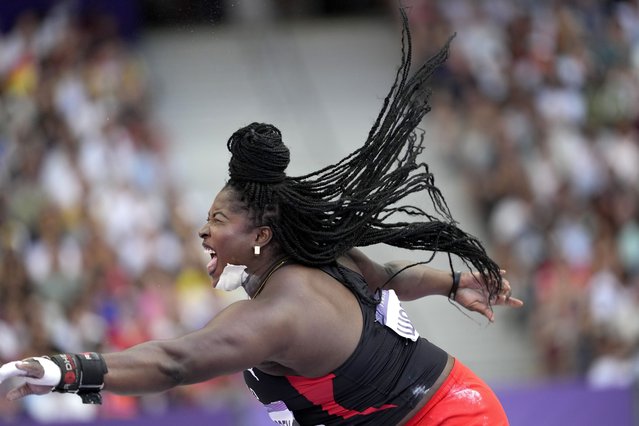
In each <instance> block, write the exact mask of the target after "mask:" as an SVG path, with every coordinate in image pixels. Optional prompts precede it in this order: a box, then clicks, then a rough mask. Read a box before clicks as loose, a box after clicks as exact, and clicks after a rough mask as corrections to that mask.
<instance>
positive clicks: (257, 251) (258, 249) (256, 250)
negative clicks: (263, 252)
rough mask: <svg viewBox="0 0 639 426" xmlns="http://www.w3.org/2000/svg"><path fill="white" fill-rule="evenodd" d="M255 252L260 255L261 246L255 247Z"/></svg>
mask: <svg viewBox="0 0 639 426" xmlns="http://www.w3.org/2000/svg"><path fill="white" fill-rule="evenodd" d="M253 253H255V255H256V256H259V255H260V246H255V247H253Z"/></svg>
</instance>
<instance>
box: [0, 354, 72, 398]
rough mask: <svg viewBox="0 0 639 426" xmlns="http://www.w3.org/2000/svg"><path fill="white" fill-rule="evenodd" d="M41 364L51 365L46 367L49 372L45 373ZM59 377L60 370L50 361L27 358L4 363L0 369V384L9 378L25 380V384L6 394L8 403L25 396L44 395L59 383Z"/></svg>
mask: <svg viewBox="0 0 639 426" xmlns="http://www.w3.org/2000/svg"><path fill="white" fill-rule="evenodd" d="M41 362H48V363H51V364H52V366H51V365H49V366H47V367H48V370H49V371H45V367H44V366H43V365H42V364H41ZM56 370H57V371H56ZM60 375H61V372H60V369H59V368H58V367H57V366H56V365H55V364H54V363H53V362H52V361H50V360H48V359H42V358H39V359H35V358H27V359H25V360H22V361H13V362H9V363H6V364H4V365H3V366H2V367H0V383H2V382H3V381H4V380H6V379H8V378H11V377H24V378H25V379H26V382H25V383H23V384H22V385H20V386H18V387H16V388H14V389H11V390H10V391H9V392H8V393H7V399H9V400H10V401H13V400H16V399H19V398H23V397H25V396H27V395H44V394H46V393H49V392H51V390H53V387H54V386H55V385H56V384H57V383H58V382H59V381H60Z"/></svg>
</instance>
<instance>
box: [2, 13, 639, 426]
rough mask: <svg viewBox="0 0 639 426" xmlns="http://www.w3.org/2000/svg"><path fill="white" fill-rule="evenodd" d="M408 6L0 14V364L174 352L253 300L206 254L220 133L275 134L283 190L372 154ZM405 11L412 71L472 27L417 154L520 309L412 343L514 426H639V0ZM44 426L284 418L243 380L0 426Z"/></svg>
mask: <svg viewBox="0 0 639 426" xmlns="http://www.w3.org/2000/svg"><path fill="white" fill-rule="evenodd" d="M398 4H399V3H398V1H397V0H349V1H339V0H297V1H296V0H234V1H232V0H217V1H213V0H209V1H205V0H199V1H189V0H146V1H132V0H131V1H129V0H111V1H109V0H84V1H83V0H76V1H64V2H63V1H51V0H48V1H47V0H4V1H1V2H0V30H1V31H2V32H1V33H0V93H1V94H2V97H1V103H0V362H7V361H12V360H15V359H20V358H24V357H27V356H31V355H39V354H49V353H56V352H82V351H100V352H109V351H116V350H120V349H124V348H126V347H129V346H131V345H134V344H136V343H139V342H142V341H145V340H149V339H164V338H171V337H173V336H177V335H180V334H181V333H184V332H187V331H189V330H194V329H196V328H198V327H201V326H202V325H203V324H205V323H206V322H207V321H208V320H209V319H211V318H212V317H213V316H214V315H215V314H216V313H217V312H219V311H220V310H221V309H223V307H224V306H226V305H227V304H228V303H230V302H232V301H233V300H236V299H237V298H240V297H243V296H242V295H241V294H239V293H237V294H231V295H229V294H224V293H222V292H220V291H217V290H214V289H211V288H210V285H209V283H208V279H207V276H206V271H205V264H206V256H205V255H204V253H202V250H201V248H200V246H199V241H198V239H197V235H196V232H197V229H198V228H199V226H201V224H202V222H203V221H204V218H205V217H206V213H207V210H208V208H209V205H210V203H211V201H212V199H213V197H214V195H215V194H216V192H217V191H218V190H219V189H220V188H221V187H222V186H223V184H224V182H225V179H226V176H227V164H228V159H229V155H228V152H227V150H226V140H227V139H228V137H229V136H230V135H231V133H233V131H235V130H236V129H238V128H239V127H242V126H244V125H246V124H248V123H250V122H253V121H260V122H270V123H273V124H275V125H276V126H278V127H279V128H280V129H281V130H282V133H283V136H284V141H285V143H286V144H287V145H288V146H289V147H290V148H291V152H292V154H291V155H292V162H291V166H290V168H289V174H291V175H299V174H304V173H307V172H310V171H313V170H316V169H318V168H321V167H323V166H326V165H328V164H331V163H335V162H336V161H337V160H339V159H340V158H342V157H343V156H344V155H346V154H348V153H349V152H351V151H352V150H354V149H356V148H357V147H359V146H360V145H361V144H362V143H363V141H364V140H365V138H366V135H367V133H368V130H369V129H370V127H371V126H372V124H373V122H374V120H375V117H376V115H377V112H378V111H379V109H380V108H381V104H382V100H383V98H384V96H385V95H386V93H387V91H388V90H389V88H390V85H391V83H392V81H393V78H394V74H395V71H396V69H397V67H398V65H399V60H400V58H401V54H400V47H401V41H400V38H401V27H400V23H399V15H398V13H397V7H398ZM401 4H402V5H404V6H406V7H407V10H408V14H409V21H410V27H411V31H412V36H413V52H412V53H413V59H414V61H415V62H419V61H422V60H425V59H426V58H427V57H428V56H429V55H430V54H432V53H433V52H434V51H436V50H437V49H438V48H439V47H440V46H441V45H442V44H443V43H444V42H445V41H446V40H447V39H448V38H449V37H450V36H451V35H452V34H454V33H456V38H455V39H454V42H453V44H452V51H451V57H450V59H449V60H448V62H447V64H446V66H445V67H443V68H442V69H441V70H440V71H439V72H438V73H437V74H436V76H435V78H434V80H433V82H432V86H433V87H432V88H433V97H432V100H433V111H432V112H431V113H429V114H428V116H427V117H426V119H425V120H424V123H423V126H422V127H423V128H424V130H425V131H426V139H427V149H426V150H425V151H424V153H423V154H422V155H423V159H424V160H425V161H427V162H428V163H429V164H430V165H431V167H432V169H433V170H434V173H435V179H436V183H437V184H438V186H439V187H440V188H441V189H442V191H443V193H444V195H445V197H446V199H447V201H448V204H449V207H450V208H451V210H452V213H453V215H454V216H455V218H456V219H457V220H458V221H459V222H460V224H461V226H462V227H463V228H464V229H466V230H468V231H469V232H471V233H473V234H475V235H477V236H479V237H480V238H481V239H482V240H483V241H485V243H486V247H487V249H488V251H489V252H490V254H491V255H492V256H493V257H494V258H495V259H496V260H497V261H498V262H499V263H500V264H501V265H502V266H503V267H504V269H506V270H507V272H508V273H507V277H508V278H509V280H510V281H511V283H512V285H513V288H514V293H515V295H516V296H517V297H520V298H522V299H524V300H525V302H526V305H525V307H524V308H522V309H520V310H517V311H512V310H507V309H504V308H496V316H497V321H496V323H495V324H487V321H485V320H483V319H482V318H481V317H479V316H476V315H464V313H462V312H461V311H460V310H459V309H457V308H456V307H455V306H454V305H452V304H451V303H449V302H448V301H447V300H446V299H445V298H443V297H433V298H431V299H430V300H423V301H418V302H412V303H409V304H408V306H407V310H408V311H409V313H410V315H411V317H412V318H413V320H414V322H415V323H416V324H417V326H418V329H419V331H420V333H421V334H422V335H423V336H425V337H427V338H429V339H430V340H432V341H433V342H435V343H436V344H438V345H439V346H441V347H443V348H444V349H445V350H447V351H449V352H450V353H452V354H453V355H455V356H456V357H458V358H459V359H461V360H462V361H463V362H464V363H466V364H467V365H469V366H470V367H471V368H472V369H473V370H475V371H476V372H477V373H478V374H479V375H480V376H481V377H483V378H484V379H485V380H486V381H487V382H488V383H489V384H490V385H491V386H492V387H493V388H494V389H495V391H496V392H497V393H498V395H499V396H500V398H501V400H502V402H503V404H504V407H505V409H506V412H507V413H508V415H509V417H510V419H511V422H512V424H513V425H514V426H519V425H544V426H545V425H621V426H626V425H637V424H639V386H638V384H637V383H638V381H639V136H638V133H637V132H638V130H639V127H638V126H639V2H638V1H612V0H608V1H596V0H562V1H560V0H556V1H550V0H546V1H544V0H512V1H509V0H440V1H435V0H414V1H407V0H406V1H402V2H401ZM415 202H416V203H422V202H423V203H424V206H425V207H427V206H428V204H427V203H426V200H416V201H415ZM367 252H368V253H369V254H370V255H371V256H373V257H374V258H376V260H378V261H380V262H384V261H387V260H390V259H397V258H410V259H423V258H424V255H423V254H416V253H411V252H404V251H399V250H395V249H392V248H388V247H383V246H380V247H370V248H368V249H367ZM434 264H435V265H436V266H441V267H446V259H445V258H442V259H440V258H439V257H436V259H435V260H434ZM202 356H206V354H202ZM13 384H15V383H3V384H2V385H0V396H3V395H4V394H5V393H6V391H7V389H8V388H9V387H10V386H12V385H13ZM41 423H54V424H69V425H71V424H73V425H76V424H78V425H81V424H87V423H90V424H100V425H111V424H129V425H155V426H164V425H175V424H187V423H188V424H189V426H195V425H232V426H235V425H247V426H262V425H264V426H266V425H268V424H270V423H269V421H268V418H267V416H266V414H265V412H264V411H263V409H262V408H261V407H260V406H259V403H258V402H257V401H255V399H254V397H253V396H252V395H251V393H250V391H248V389H246V387H245V386H244V384H243V381H242V380H241V377H240V376H237V375H235V376H230V377H223V378H218V379H215V380H212V381H210V382H206V383H202V384H199V385H194V386H187V387H181V388H178V389H175V390H172V391H170V392H166V393H163V394H159V395H152V396H145V397H140V398H138V397H122V396H116V395H112V394H109V393H105V395H104V404H103V405H102V406H99V407H96V406H85V405H82V404H81V403H80V400H79V398H77V397H76V396H72V395H59V394H52V395H48V396H44V397H29V398H26V399H24V400H22V401H19V402H8V401H6V400H5V399H4V398H0V424H16V425H17V424H19V425H34V424H41Z"/></svg>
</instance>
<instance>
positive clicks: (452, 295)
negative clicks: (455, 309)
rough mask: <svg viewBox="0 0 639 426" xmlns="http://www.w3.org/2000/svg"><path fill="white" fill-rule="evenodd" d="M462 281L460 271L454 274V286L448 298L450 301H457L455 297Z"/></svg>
mask: <svg viewBox="0 0 639 426" xmlns="http://www.w3.org/2000/svg"><path fill="white" fill-rule="evenodd" d="M460 280H461V272H459V271H455V272H453V285H452V286H451V287H450V291H449V292H448V298H449V299H450V300H455V296H457V289H458V288H459V281H460Z"/></svg>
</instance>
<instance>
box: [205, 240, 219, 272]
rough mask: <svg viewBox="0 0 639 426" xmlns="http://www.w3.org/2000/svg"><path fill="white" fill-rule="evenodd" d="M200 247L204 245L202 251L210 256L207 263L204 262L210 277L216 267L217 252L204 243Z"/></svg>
mask: <svg viewBox="0 0 639 426" xmlns="http://www.w3.org/2000/svg"><path fill="white" fill-rule="evenodd" d="M202 247H204V252H205V253H207V254H208V255H209V256H211V260H210V261H209V263H207V264H206V271H207V272H208V274H209V276H210V277H212V276H213V274H214V273H215V269H216V268H217V254H216V253H215V250H213V249H212V248H211V247H208V246H206V245H204V244H202Z"/></svg>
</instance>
